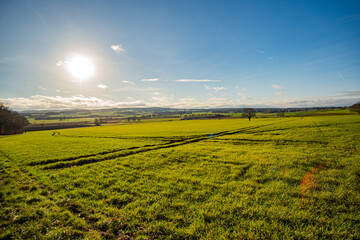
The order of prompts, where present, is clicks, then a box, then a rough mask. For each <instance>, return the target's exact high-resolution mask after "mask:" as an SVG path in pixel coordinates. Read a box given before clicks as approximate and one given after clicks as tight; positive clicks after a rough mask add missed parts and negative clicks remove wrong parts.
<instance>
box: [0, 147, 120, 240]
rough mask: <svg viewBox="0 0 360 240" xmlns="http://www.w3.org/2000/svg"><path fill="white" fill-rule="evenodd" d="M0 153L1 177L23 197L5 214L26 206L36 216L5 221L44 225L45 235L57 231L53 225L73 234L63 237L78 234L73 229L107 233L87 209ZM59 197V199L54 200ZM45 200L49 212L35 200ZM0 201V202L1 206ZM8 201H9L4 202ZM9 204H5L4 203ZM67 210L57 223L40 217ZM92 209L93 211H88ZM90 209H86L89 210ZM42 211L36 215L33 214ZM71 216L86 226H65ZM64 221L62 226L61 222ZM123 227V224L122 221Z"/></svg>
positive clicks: (87, 232) (20, 224)
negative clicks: (8, 181)
mask: <svg viewBox="0 0 360 240" xmlns="http://www.w3.org/2000/svg"><path fill="white" fill-rule="evenodd" d="M1 156H3V157H4V158H5V159H7V160H6V165H7V167H5V166H4V164H2V166H1V168H4V169H5V171H4V170H2V174H4V177H6V178H7V179H8V180H11V183H12V184H13V185H14V187H15V188H16V189H17V193H19V192H20V193H21V195H22V196H24V198H25V199H24V200H21V199H20V200H18V201H17V202H15V203H12V204H13V206H11V207H12V208H13V209H14V210H13V211H12V212H11V213H7V214H9V216H11V214H13V212H14V211H15V210H19V211H21V213H26V212H28V211H30V209H31V210H32V211H33V212H36V215H34V216H32V217H31V218H26V216H25V217H21V216H20V217H19V218H18V219H16V220H11V221H10V223H6V224H15V226H16V225H18V227H21V226H22V225H25V224H28V223H32V222H33V223H34V224H44V225H43V227H44V228H45V227H46V229H47V232H46V235H47V234H49V233H50V232H51V231H53V230H55V231H56V230H57V228H61V227H62V228H63V229H64V231H65V230H67V231H68V233H67V234H73V235H70V236H69V235H68V236H67V238H78V237H79V236H78V235H74V234H77V232H76V231H80V232H82V233H83V234H84V236H82V237H84V238H88V237H90V238H91V237H93V236H92V235H93V233H98V234H99V235H101V236H104V237H106V236H108V235H109V233H107V232H104V231H102V229H101V227H99V226H98V225H97V224H96V221H97V220H98V219H94V218H93V217H91V216H90V215H89V211H88V210H87V209H85V208H84V207H82V206H80V205H79V204H77V203H76V202H74V201H72V200H71V199H63V198H62V197H61V196H59V197H57V196H56V194H57V193H58V190H56V189H53V188H52V187H51V186H49V185H47V184H44V183H40V182H39V180H37V179H35V178H33V177H31V174H30V173H28V172H27V171H26V170H25V169H23V168H22V167H20V166H18V165H16V164H15V161H14V160H13V159H12V158H11V157H10V156H9V155H7V154H6V153H4V152H3V151H1V150H0V157H1ZM58 199H61V200H58ZM6 200H7V199H6V197H5V199H3V200H2V203H1V204H6ZM42 202H47V205H48V206H49V209H51V213H50V212H47V211H44V210H43V209H44V207H43V206H41V205H39V203H42ZM1 204H0V205H1ZM7 204H10V203H7ZM7 207H9V206H7ZM67 210H68V211H69V212H70V213H71V214H70V216H71V217H70V216H69V217H67V218H66V219H64V221H65V222H60V220H57V221H55V222H54V223H53V224H51V225H47V224H48V223H47V220H43V219H46V218H49V219H50V218H51V217H52V216H51V215H53V214H55V213H56V214H57V216H62V217H64V216H65V215H64V212H66V211H67ZM91 211H94V210H91ZM91 211H90V212H91ZM39 212H40V213H42V214H37V213H39ZM72 218H76V219H78V221H80V222H81V221H83V222H84V223H85V224H86V227H85V228H83V227H81V229H78V227H79V226H75V225H66V221H73V220H72ZM95 220H96V221H95ZM35 221H36V222H35ZM64 224H65V225H64ZM123 224H124V226H125V227H126V226H127V225H126V223H123ZM25 230H26V226H24V231H25ZM44 234H45V233H42V235H40V237H44ZM111 237H112V238H114V239H115V238H116V236H115V235H113V236H111Z"/></svg>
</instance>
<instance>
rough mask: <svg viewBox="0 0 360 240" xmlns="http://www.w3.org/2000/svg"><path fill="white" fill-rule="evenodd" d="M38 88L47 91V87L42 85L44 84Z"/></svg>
mask: <svg viewBox="0 0 360 240" xmlns="http://www.w3.org/2000/svg"><path fill="white" fill-rule="evenodd" d="M38 89H40V90H43V91H46V90H47V89H46V88H44V87H42V86H38Z"/></svg>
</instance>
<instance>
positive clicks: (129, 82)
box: [122, 81, 135, 85]
mask: <svg viewBox="0 0 360 240" xmlns="http://www.w3.org/2000/svg"><path fill="white" fill-rule="evenodd" d="M122 82H123V83H127V84H131V85H135V83H133V82H131V81H122Z"/></svg>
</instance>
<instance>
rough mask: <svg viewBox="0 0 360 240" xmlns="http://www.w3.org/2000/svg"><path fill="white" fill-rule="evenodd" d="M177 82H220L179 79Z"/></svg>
mask: <svg viewBox="0 0 360 240" xmlns="http://www.w3.org/2000/svg"><path fill="white" fill-rule="evenodd" d="M175 81H176V82H219V81H220V80H209V79H177V80H175Z"/></svg>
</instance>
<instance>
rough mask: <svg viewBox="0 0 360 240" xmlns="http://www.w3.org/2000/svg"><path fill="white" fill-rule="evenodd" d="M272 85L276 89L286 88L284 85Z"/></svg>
mask: <svg viewBox="0 0 360 240" xmlns="http://www.w3.org/2000/svg"><path fill="white" fill-rule="evenodd" d="M271 87H272V88H274V89H283V88H284V87H283V86H280V85H276V84H273V85H271Z"/></svg>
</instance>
